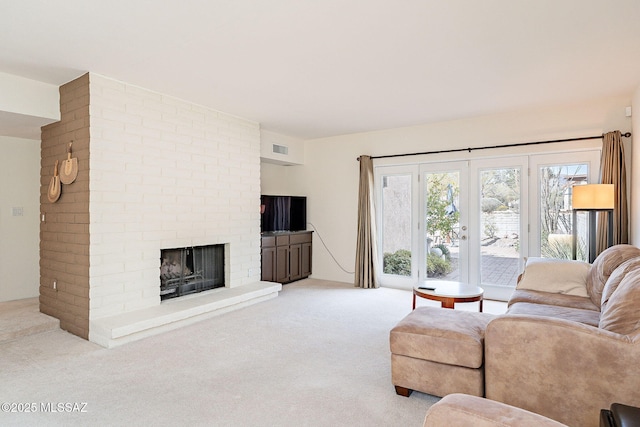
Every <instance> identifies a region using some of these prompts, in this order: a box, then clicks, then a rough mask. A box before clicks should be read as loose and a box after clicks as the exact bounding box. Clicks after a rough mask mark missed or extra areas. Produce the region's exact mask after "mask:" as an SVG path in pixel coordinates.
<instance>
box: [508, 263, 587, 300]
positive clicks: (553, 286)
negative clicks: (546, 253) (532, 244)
mask: <svg viewBox="0 0 640 427" xmlns="http://www.w3.org/2000/svg"><path fill="white" fill-rule="evenodd" d="M590 269H591V265H590V264H589V263H586V262H582V261H570V260H564V259H553V258H537V257H530V258H528V259H527V260H526V263H525V267H524V272H523V273H522V277H521V278H520V281H519V282H518V284H517V285H516V288H517V289H529V290H533V291H543V292H552V293H558V294H568V295H578V296H581V297H588V296H589V295H588V294H587V276H588V275H589V270H590Z"/></svg>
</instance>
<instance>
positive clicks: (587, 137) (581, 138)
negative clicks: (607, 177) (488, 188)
mask: <svg viewBox="0 0 640 427" xmlns="http://www.w3.org/2000/svg"><path fill="white" fill-rule="evenodd" d="M620 136H622V137H625V138H629V137H630V136H631V132H627V133H623V134H620ZM601 138H604V134H603V135H597V136H583V137H580V138H568V139H554V140H551V141H535V142H518V143H515V144H505V145H488V146H485V147H469V148H453V149H450V150H436V151H422V152H418V153H404V154H387V155H385V156H371V159H372V160H373V159H386V158H389V157H406V156H419V155H423V154H441V153H456V152H460V151H468V152H469V153H470V152H471V151H473V150H488V149H491V148H508V147H523V146H526V145H539V144H553V143H556V142H570V141H586V140H589V139H601ZM356 160H357V161H360V157H358V158H357V159H356Z"/></svg>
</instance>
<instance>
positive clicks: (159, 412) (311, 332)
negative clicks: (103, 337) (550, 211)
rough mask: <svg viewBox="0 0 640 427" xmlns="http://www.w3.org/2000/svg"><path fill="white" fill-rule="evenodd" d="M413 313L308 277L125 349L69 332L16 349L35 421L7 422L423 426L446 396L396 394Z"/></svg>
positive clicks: (17, 385)
mask: <svg viewBox="0 0 640 427" xmlns="http://www.w3.org/2000/svg"><path fill="white" fill-rule="evenodd" d="M427 303H430V302H427ZM410 311H411V292H409V291H404V290H397V289H389V288H380V289H359V288H354V287H353V286H352V285H350V284H346V283H338V282H329V281H321V280H315V279H307V280H303V281H299V282H295V283H291V284H288V285H285V286H283V290H282V292H281V293H280V295H279V296H278V297H277V298H275V299H272V300H269V301H266V302H262V303H259V304H256V305H253V306H250V307H246V308H243V309H240V310H237V311H234V312H230V313H226V314H223V315H220V316H216V317H213V318H210V319H208V320H204V321H202V322H199V323H196V324H194V325H191V326H187V327H184V328H181V329H178V330H175V331H171V332H166V333H163V334H160V335H156V336H153V337H150V338H146V339H144V340H140V341H137V342H133V343H130V344H126V345H124V346H121V347H117V348H114V349H104V348H102V347H99V346H97V345H94V344H92V343H90V342H88V341H85V340H82V339H81V338H78V337H76V336H74V335H71V334H68V333H66V332H64V331H62V330H56V331H51V332H45V333H40V334H37V335H33V336H29V337H24V338H20V339H16V340H13V341H8V342H6V343H3V344H2V346H1V348H0V403H3V404H6V403H15V404H16V405H14V406H13V407H12V408H10V409H16V410H22V411H25V410H28V409H30V410H31V411H32V412H26V413H25V412H22V413H17V412H5V411H3V412H0V424H1V425H60V426H62V425H64V426H72V425H83V426H86V425H118V426H124V425H127V426H130V425H154V426H164V425H166V426H169V425H171V426H173V425H196V426H197V425H203V426H204V425H207V426H347V425H348V426H421V425H422V422H423V419H424V415H425V412H426V410H427V409H428V407H429V406H430V405H431V404H433V403H434V402H436V401H437V400H438V398H436V397H434V396H430V395H427V394H422V393H418V392H414V393H413V394H412V395H411V397H409V398H405V397H401V396H397V395H396V394H395V390H394V387H393V385H392V384H391V367H390V353H389V331H390V329H391V328H393V326H394V325H395V324H396V323H397V322H398V321H399V320H401V319H402V318H403V317H404V316H406V315H407V314H408V313H409V312H410ZM20 404H22V407H19V406H18V405H20ZM25 404H27V405H29V408H26V405H25ZM60 404H62V405H60ZM3 410H6V405H3ZM54 410H55V411H54ZM76 411H80V412H76Z"/></svg>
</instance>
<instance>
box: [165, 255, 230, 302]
mask: <svg viewBox="0 0 640 427" xmlns="http://www.w3.org/2000/svg"><path fill="white" fill-rule="evenodd" d="M224 249H225V245H224V244H218V245H207V246H192V247H185V248H170V249H162V250H161V251H160V300H161V301H163V300H166V299H170V298H177V297H181V296H183V295H189V294H194V293H197V292H202V291H206V290H209V289H214V288H220V287H224V286H225V283H224V277H225V275H224V262H225V256H224Z"/></svg>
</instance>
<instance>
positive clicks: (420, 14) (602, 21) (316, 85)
mask: <svg viewBox="0 0 640 427" xmlns="http://www.w3.org/2000/svg"><path fill="white" fill-rule="evenodd" d="M0 71H3V72H6V73H10V74H16V75H21V76H24V77H28V78H32V79H36V80H41V81H44V82H48V83H54V84H56V85H59V84H62V83H65V82H67V81H69V80H72V79H74V78H75V77H77V76H79V75H81V74H84V73H85V72H86V71H91V72H95V73H99V74H102V75H105V76H108V77H112V78H115V79H118V80H122V81H124V82H127V83H131V84H136V85H139V86H142V87H145V88H148V89H152V90H155V91H158V92H161V93H165V94H169V95H173V96H176V97H179V98H182V99H185V100H188V101H192V102H195V103H198V104H202V105H206V106H209V107H212V108H214V109H217V110H220V111H224V112H227V113H231V114H235V115H237V116H241V117H244V118H247V119H251V120H255V121H258V122H260V123H261V124H262V126H263V128H265V129H268V130H272V131H275V132H280V133H284V134H287V135H291V136H296V137H301V138H317V137H324V136H331V135H339V134H346V133H353V132H361V131H369V130H376V129H385V128H394V127H400V126H409V125H416V124H423V123H429V122H434V121H442V120H449V119H456V118H463V117H470V116H477V115H483V114H490V113H498V112H503V111H507V110H514V109H527V108H537V107H543V106H553V105H563V104H569V103H576V102H580V101H583V100H588V99H593V98H598V97H604V96H614V95H621V94H628V95H629V97H631V94H632V93H633V91H634V90H635V89H636V88H637V87H638V85H640V0H529V1H527V0H483V1H478V0H446V1H445V0H182V1H175V0H156V1H153V0H109V1H99V0H64V1H52V0H20V1H9V0H0Z"/></svg>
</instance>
